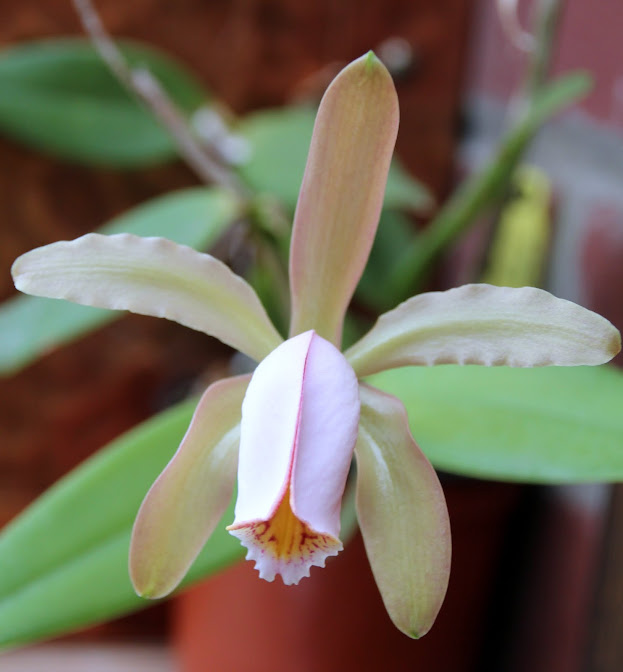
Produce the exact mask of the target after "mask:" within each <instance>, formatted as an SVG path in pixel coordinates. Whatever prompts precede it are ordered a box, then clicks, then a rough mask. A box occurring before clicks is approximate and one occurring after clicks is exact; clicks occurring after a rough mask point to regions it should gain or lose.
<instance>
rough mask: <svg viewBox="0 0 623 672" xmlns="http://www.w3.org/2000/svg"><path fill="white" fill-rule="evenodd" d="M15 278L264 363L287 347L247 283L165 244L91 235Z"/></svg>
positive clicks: (21, 263)
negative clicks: (160, 321)
mask: <svg viewBox="0 0 623 672" xmlns="http://www.w3.org/2000/svg"><path fill="white" fill-rule="evenodd" d="M12 272H13V278H14V281H15V286H16V287H17V289H19V290H20V291H22V292H25V293H26V294H34V295H36V296H45V297H48V298H52V299H66V300H67V301H73V302H74V303H81V304H84V305H88V306H95V307H98V308H110V309H113V310H130V311H132V312H134V313H140V314H141V315H152V316H154V317H165V318H167V319H169V320H174V321H175V322H179V323H180V324H183V325H185V326H187V327H190V328H191V329H197V330H198V331H203V332H205V333H206V334H209V335H210V336H215V337H216V338H218V339H220V340H221V341H223V343H226V344H227V345H230V346H232V347H233V348H236V349H237V350H240V351H241V352H244V353H245V354H247V355H249V356H250V357H252V358H253V359H256V360H258V361H259V360H261V359H263V358H264V357H265V356H266V355H267V354H268V353H269V352H270V351H271V350H273V349H274V348H276V347H277V346H278V345H279V343H281V342H282V340H283V339H282V338H281V336H279V334H278V333H277V330H276V329H275V327H274V326H273V325H272V323H271V321H270V320H269V318H268V316H267V315H266V311H265V310H264V308H263V307H262V304H261V303H260V300H259V299H258V297H257V295H256V294H255V292H254V291H253V289H252V288H251V286H250V285H248V284H247V283H246V282H245V281H244V280H243V279H242V278H241V277H239V276H237V275H236V274H235V273H233V272H232V271H231V270H230V269H229V268H228V267H227V266H226V265H225V264H223V263H222V262H220V261H219V260H218V259H215V258H214V257H211V256H210V255H208V254H202V253H201V252H197V251H196V250H193V249H192V248H190V247H186V246H185V245H177V244H176V243H173V242H171V241H170V240H166V239H165V238H141V237H139V236H134V235H132V234H129V233H121V234H117V235H113V236H103V235H100V234H96V233H89V234H87V235H86V236H82V237H81V238H77V239H76V240H73V241H61V242H58V243H52V244H51V245H45V246H44V247H39V248H37V249H35V250H31V251H30V252H27V253H26V254H24V255H22V256H21V257H19V259H17V260H16V261H15V263H14V264H13V269H12Z"/></svg>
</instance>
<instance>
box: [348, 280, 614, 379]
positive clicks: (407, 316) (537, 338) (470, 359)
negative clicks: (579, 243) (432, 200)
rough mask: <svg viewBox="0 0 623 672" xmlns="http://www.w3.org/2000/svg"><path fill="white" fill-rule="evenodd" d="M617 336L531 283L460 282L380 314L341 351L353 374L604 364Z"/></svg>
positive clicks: (595, 318) (598, 320)
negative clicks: (432, 368) (461, 367)
mask: <svg viewBox="0 0 623 672" xmlns="http://www.w3.org/2000/svg"><path fill="white" fill-rule="evenodd" d="M620 349H621V335H620V334H619V332H618V331H617V330H616V329H615V328H614V327H613V326H612V324H610V322H608V320H606V319H605V318H603V317H601V316H600V315H597V314H596V313H593V312H591V311H590V310H586V308H582V307H581V306H578V305H576V304H575V303H572V302H571V301H565V300H564V299H558V298H556V297H555V296H552V295H551V294H549V293H548V292H544V291H543V290H541V289H536V288H534V287H521V288H519V289H515V288H509V287H494V286H492V285H464V286H463V287H457V288H456V289H450V290H448V291H446V292H430V293H427V294H420V295H418V296H414V297H413V298H411V299H408V300H407V301H405V302H404V303H401V304H400V305H399V306H398V307H397V308H394V310H390V311H389V312H387V313H385V314H384V315H381V317H380V318H379V319H378V321H377V323H376V324H375V325H374V327H373V328H372V329H371V330H370V331H369V332H368V333H367V334H366V335H365V336H364V337H363V338H362V339H361V340H360V341H358V342H357V343H355V345H353V346H352V347H351V348H350V349H349V350H348V351H347V352H346V353H345V355H346V359H348V361H349V362H350V364H351V366H352V367H353V368H354V369H355V372H356V373H357V375H358V376H359V377H362V376H368V375H370V374H372V373H377V372H378V371H383V370H385V369H391V368H395V367H399V366H411V365H414V364H415V365H417V364H424V365H430V364H483V365H485V366H497V365H505V366H525V367H530V366H548V365H554V366H578V365H594V364H603V363H604V362H607V361H609V360H610V359H612V357H614V356H615V355H616V354H617V353H618V352H619V350H620Z"/></svg>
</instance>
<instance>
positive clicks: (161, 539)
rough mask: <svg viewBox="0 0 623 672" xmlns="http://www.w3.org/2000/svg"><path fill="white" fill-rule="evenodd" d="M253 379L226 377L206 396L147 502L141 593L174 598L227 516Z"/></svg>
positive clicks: (139, 524) (140, 523)
mask: <svg viewBox="0 0 623 672" xmlns="http://www.w3.org/2000/svg"><path fill="white" fill-rule="evenodd" d="M250 379H251V376H250V375H247V376H238V377H236V378H226V379H224V380H221V381H219V382H217V383H214V384H213V385H211V386H210V387H209V388H208V389H207V390H206V391H205V393H204V394H203V396H202V397H201V400H200V401H199V405H198V406H197V410H196V411H195V414H194V416H193V419H192V421H191V423H190V426H189V428H188V431H187V432H186V436H185V437H184V439H183V441H182V443H181V444H180V447H179V448H178V450H177V452H176V453H175V455H174V456H173V459H172V460H171V461H170V462H169V464H168V465H167V466H166V468H165V469H164V471H163V472H162V473H161V474H160V476H159V477H158V479H157V480H156V481H155V482H154V484H153V485H152V487H151V489H150V490H149V492H148V493H147V495H146V496H145V499H144V500H143V503H142V505H141V508H140V509H139V512H138V515H137V517H136V521H135V523H134V529H133V531H132V542H131V545H130V577H131V579H132V583H133V584H134V588H135V590H136V592H137V593H138V594H139V595H142V596H143V597H151V598H157V597H163V596H164V595H167V594H168V593H170V592H171V591H172V590H173V589H174V588H175V587H176V586H177V585H178V584H179V582H180V581H181V580H182V579H183V578H184V575H185V574H186V572H187V571H188V569H189V568H190V566H191V564H192V563H193V561H194V559H195V558H196V557H197V555H198V554H199V551H200V550H201V549H202V547H203V545H204V544H205V542H206V541H207V540H208V538H209V537H210V535H211V534H212V532H213V531H214V528H215V527H216V525H217V524H218V522H219V521H220V519H221V517H222V516H223V513H224V512H225V509H226V508H227V505H228V504H229V502H230V500H231V496H232V492H233V488H234V482H235V479H236V464H237V457H238V445H239V440H240V407H241V404H242V400H243V397H244V394H245V392H246V389H247V386H248V384H249V380H250Z"/></svg>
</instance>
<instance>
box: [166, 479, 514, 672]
mask: <svg viewBox="0 0 623 672" xmlns="http://www.w3.org/2000/svg"><path fill="white" fill-rule="evenodd" d="M446 494H447V497H448V504H449V508H450V512H451V519H452V524H453V543H454V564H453V574H452V578H451V581H450V588H449V591H448V596H447V599H446V602H445V604H444V606H443V608H442V611H441V613H440V616H439V618H438V620H437V623H436V624H435V626H434V627H433V629H432V631H431V632H430V633H429V634H428V635H426V637H424V638H423V639H421V640H418V641H414V640H411V639H409V638H407V637H406V636H404V635H403V634H401V633H400V632H399V631H398V630H396V628H395V627H394V626H393V625H392V623H391V621H390V620H389V617H388V616H387V614H386V612H385V609H384V607H383V604H382V601H381V598H380V596H379V594H378V591H377V588H376V585H375V583H374V579H373V577H372V573H371V571H370V568H369V565H368V561H367V558H366V555H365V551H364V547H363V543H362V540H361V538H360V537H359V536H356V537H355V539H354V540H353V541H352V542H351V543H350V544H349V545H348V547H347V548H346V549H345V551H344V552H343V553H341V554H340V555H339V556H338V557H337V558H330V559H329V561H328V562H327V567H326V569H324V570H320V569H317V568H316V569H314V570H312V575H311V578H310V579H306V580H303V581H302V582H301V583H300V585H299V586H296V587H286V586H284V585H283V584H281V582H280V580H279V579H277V580H276V581H275V582H274V583H267V582H265V581H261V580H259V579H258V578H257V572H256V571H255V570H254V569H253V563H251V562H243V563H241V564H239V565H237V566H235V567H232V568H230V569H229V570H227V571H226V572H224V573H222V574H221V575H219V576H217V577H214V578H213V579H211V580H209V581H207V582H204V583H202V584H200V585H198V586H197V587H195V588H193V589H191V590H190V591H188V592H186V593H185V594H183V595H181V596H180V597H179V598H178V599H177V602H176V604H175V605H174V611H173V616H174V637H175V642H176V646H177V650H178V653H179V658H180V661H181V667H182V670H183V672H205V671H206V670H218V672H230V671H231V672H292V670H296V671H297V672H317V671H318V670H322V671H323V672H338V671H339V672H348V671H350V670H353V671H354V670H357V671H358V672H362V671H364V672H365V671H366V670H374V671H378V670H392V672H401V671H405V672H406V671H407V670H416V669H417V670H427V671H428V672H434V671H435V670H439V671H443V672H448V671H451V672H462V671H466V670H476V669H478V659H479V655H480V652H481V648H482V642H483V637H484V634H485V627H484V625H483V623H484V621H485V620H486V615H487V606H488V601H489V597H490V589H489V586H490V584H491V581H490V578H491V577H492V576H493V575H494V574H495V566H496V563H497V561H498V559H499V553H500V549H501V545H502V540H503V536H504V525H505V522H506V520H507V519H508V517H509V515H510V513H511V512H512V510H513V507H514V506H515V504H516V502H517V498H518V488H516V487H513V486H504V485H498V484H490V483H477V482H474V481H457V482H452V483H451V484H449V486H448V487H447V488H446Z"/></svg>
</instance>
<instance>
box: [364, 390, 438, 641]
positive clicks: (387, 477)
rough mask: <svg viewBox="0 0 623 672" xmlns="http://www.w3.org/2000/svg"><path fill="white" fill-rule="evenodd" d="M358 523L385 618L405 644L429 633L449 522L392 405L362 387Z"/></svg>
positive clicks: (401, 412)
mask: <svg viewBox="0 0 623 672" xmlns="http://www.w3.org/2000/svg"><path fill="white" fill-rule="evenodd" d="M360 398H361V419H360V425H359V438H358V440H357V446H356V448H355V455H356V458H357V515H358V518H359V524H360V526H361V532H362V535H363V540H364V543H365V546H366V552H367V554H368V558H369V559H370V565H371V566H372V572H373V573H374V578H375V579H376V583H377V586H378V587H379V590H380V592H381V596H382V597H383V602H384V603H385V607H386V609H387V612H388V613H389V615H390V617H391V619H392V621H393V622H394V624H395V625H396V627H397V628H399V629H400V630H402V632H404V633H405V634H406V635H409V637H421V636H422V635H424V634H426V632H428V630H429V629H430V627H431V626H432V624H433V622H434V621H435V618H436V617H437V613H438V612H439V609H440V608H441V604H442V602H443V599H444V597H445V594H446V589H447V586H448V578H449V575H450V554H451V542H450V522H449V519H448V511H447V508H446V501H445V498H444V495H443V491H442V489H441V485H440V484H439V479H438V478H437V474H436V473H435V470H434V469H433V468H432V467H431V465H430V463H429V461H428V460H427V459H426V457H425V456H424V454H423V453H422V451H421V450H420V449H419V448H418V446H417V444H416V443H415V441H414V440H413V437H412V436H411V433H410V431H409V424H408V420H407V414H406V412H405V409H404V406H403V405H402V403H401V402H400V401H398V399H396V398H395V397H392V396H390V395H388V394H385V393H383V392H381V391H380V390H377V389H376V388H374V387H370V386H368V385H361V386H360Z"/></svg>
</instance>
